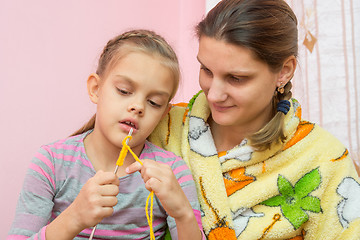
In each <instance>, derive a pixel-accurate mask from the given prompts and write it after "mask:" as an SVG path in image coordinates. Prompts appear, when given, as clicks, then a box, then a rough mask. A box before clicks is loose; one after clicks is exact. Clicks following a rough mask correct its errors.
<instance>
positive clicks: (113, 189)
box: [99, 184, 119, 196]
mask: <svg viewBox="0 0 360 240" xmlns="http://www.w3.org/2000/svg"><path fill="white" fill-rule="evenodd" d="M99 193H100V195H101V196H116V195H118V194H119V186H118V185H115V184H107V185H102V186H100V190H99Z"/></svg>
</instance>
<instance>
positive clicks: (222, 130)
mask: <svg viewBox="0 0 360 240" xmlns="http://www.w3.org/2000/svg"><path fill="white" fill-rule="evenodd" d="M208 123H209V125H210V129H211V134H212V136H213V139H214V143H215V146H216V150H217V151H218V152H223V151H228V150H230V149H233V148H234V147H235V146H237V145H239V144H240V143H241V142H242V140H243V139H244V138H245V136H246V132H245V131H241V130H240V131H239V130H236V129H234V127H233V126H221V125H219V124H217V123H216V122H214V120H212V118H209V119H208Z"/></svg>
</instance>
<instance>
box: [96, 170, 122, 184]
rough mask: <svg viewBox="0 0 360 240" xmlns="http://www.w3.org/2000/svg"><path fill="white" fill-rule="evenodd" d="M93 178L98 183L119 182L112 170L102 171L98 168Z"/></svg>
mask: <svg viewBox="0 0 360 240" xmlns="http://www.w3.org/2000/svg"><path fill="white" fill-rule="evenodd" d="M94 180H95V182H96V183H97V184H99V185H106V184H115V185H119V184H120V180H119V178H118V177H117V176H116V174H114V173H113V172H104V171H102V170H99V171H98V172H97V173H96V174H95V176H94Z"/></svg>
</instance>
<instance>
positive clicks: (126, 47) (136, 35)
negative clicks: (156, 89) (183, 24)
mask: <svg viewBox="0 0 360 240" xmlns="http://www.w3.org/2000/svg"><path fill="white" fill-rule="evenodd" d="M131 52H143V53H145V54H150V55H152V56H154V57H156V58H157V60H159V61H160V62H161V63H162V64H163V65H164V66H165V67H167V68H168V69H169V70H170V72H171V74H172V77H173V80H174V82H173V86H174V87H173V92H172V94H171V96H170V98H169V101H170V100H171V99H172V98H173V97H174V96H175V94H176V91H177V89H178V86H179V81H180V67H179V61H178V58H177V56H176V53H175V52H174V50H173V49H172V47H171V46H170V45H169V44H168V43H167V42H166V40H165V39H164V38H163V37H161V36H160V35H158V34H156V33H155V32H153V31H150V30H143V29H140V30H131V31H127V32H124V33H123V34H121V35H118V36H116V37H115V38H113V39H111V40H110V41H108V43H107V44H106V46H105V47H104V49H103V51H102V53H101V55H100V58H99V63H98V67H97V70H96V74H97V75H99V76H100V77H101V78H106V76H107V74H108V73H109V71H110V70H111V69H112V68H113V67H114V66H115V65H116V64H117V63H118V62H119V61H120V59H121V58H122V57H124V56H125V55H126V54H129V53H131ZM95 119H96V114H95V115H94V116H92V118H91V119H90V120H89V121H88V122H87V123H86V124H85V125H84V126H82V127H81V128H80V129H79V130H77V131H76V132H75V133H73V134H72V135H71V136H74V135H78V134H81V133H84V132H86V131H88V130H90V129H93V128H94V126H95Z"/></svg>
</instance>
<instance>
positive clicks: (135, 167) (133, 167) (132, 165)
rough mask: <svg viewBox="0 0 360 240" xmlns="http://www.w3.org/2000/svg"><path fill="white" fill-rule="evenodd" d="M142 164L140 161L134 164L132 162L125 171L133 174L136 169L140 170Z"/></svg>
mask: <svg viewBox="0 0 360 240" xmlns="http://www.w3.org/2000/svg"><path fill="white" fill-rule="evenodd" d="M141 167H142V166H141V164H140V163H138V162H134V163H132V164H130V166H128V167H127V168H126V169H125V172H126V173H127V174H131V173H134V172H136V171H139V170H140V169H141Z"/></svg>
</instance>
